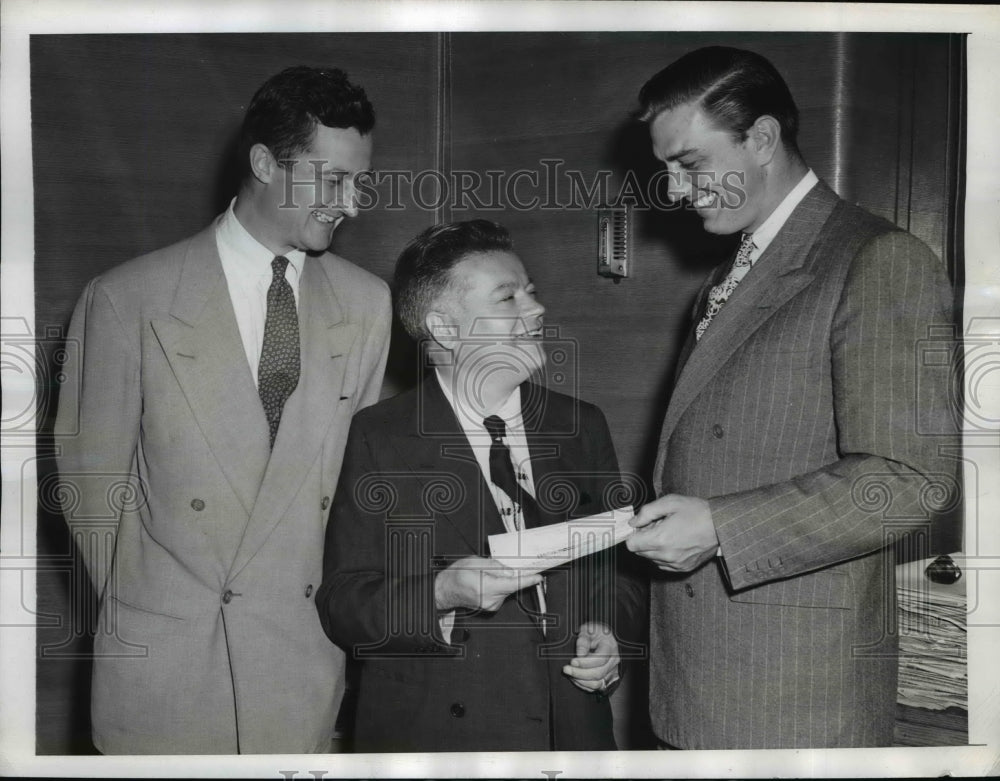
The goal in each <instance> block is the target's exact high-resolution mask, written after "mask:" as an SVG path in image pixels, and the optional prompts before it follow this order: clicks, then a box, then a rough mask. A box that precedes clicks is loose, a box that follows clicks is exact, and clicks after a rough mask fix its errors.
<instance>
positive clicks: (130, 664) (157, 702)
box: [57, 225, 390, 754]
mask: <svg viewBox="0 0 1000 781" xmlns="http://www.w3.org/2000/svg"><path fill="white" fill-rule="evenodd" d="M298 308H299V328H300V334H301V336H300V344H301V355H302V370H301V376H300V379H299V383H298V386H297V388H296V389H295V391H294V393H293V394H292V395H291V397H290V398H289V399H288V401H287V403H286V404H285V407H284V412H283V414H282V418H281V425H280V428H279V430H278V434H277V439H276V441H275V444H274V449H273V451H271V450H270V449H269V443H268V425H267V420H266V418H265V415H264V412H263V408H262V405H261V401H260V398H259V396H258V394H257V389H256V386H255V384H254V381H253V377H252V374H251V371H250V368H249V365H248V363H247V359H246V355H245V352H244V349H243V345H242V342H241V340H240V334H239V330H238V328H237V325H236V319H235V315H234V312H233V307H232V303H231V299H230V296H229V292H228V288H227V285H226V280H225V277H224V274H223V271H222V266H221V263H220V260H219V257H218V251H217V248H216V242H215V226H214V225H212V226H210V227H209V228H207V229H206V230H205V231H203V232H201V233H200V234H198V235H196V236H195V237H193V238H191V239H188V240H186V241H182V242H180V243H179V244H176V245H174V246H172V247H168V248H166V249H163V250H159V251H157V252H154V253H152V254H149V255H146V256H144V257H141V258H138V259H136V260H133V261H130V262H128V263H125V264H123V265H121V266H118V267H116V268H114V269H112V270H111V271H109V272H107V273H106V274H104V275H102V276H100V277H98V278H97V279H95V280H94V281H92V282H91V283H90V285H89V286H88V287H87V289H86V291H85V293H84V294H83V296H82V298H81V300H80V302H79V304H78V306H77V309H76V312H75V314H74V316H73V320H72V324H71V326H70V331H69V339H70V340H72V341H74V342H76V343H78V344H79V345H80V349H79V356H80V358H81V363H80V364H79V365H77V364H75V363H71V364H70V365H69V366H67V367H66V374H67V377H68V380H67V382H66V384H65V386H64V387H63V389H62V396H61V399H60V407H59V415H58V421H57V434H58V435H59V439H58V441H59V443H60V446H61V455H60V457H59V467H60V473H61V480H62V483H63V485H64V486H66V487H68V490H67V491H66V492H65V495H66V501H65V514H66V517H67V521H68V523H69V525H70V528H71V530H72V531H73V533H74V535H75V536H76V537H77V542H78V544H79V545H80V547H81V551H82V554H83V558H84V560H85V562H86V564H87V567H88V571H89V573H90V576H91V579H92V581H93V583H94V586H95V589H96V591H97V592H98V594H99V595H101V594H102V595H103V598H102V603H101V625H100V627H99V629H98V631H97V636H96V639H95V660H94V677H93V693H92V717H93V735H94V742H95V745H96V746H97V748H98V749H100V750H101V751H103V752H105V753H188V754H197V753H235V752H237V751H239V752H243V753H274V752H282V753H303V752H313V751H325V750H329V748H330V745H331V743H330V741H331V739H332V736H333V728H334V720H335V718H336V714H337V711H338V707H339V704H340V701H341V698H342V694H343V667H344V654H343V653H342V652H341V651H340V649H338V648H337V647H336V646H334V645H333V644H332V643H330V641H329V640H328V639H327V638H326V636H325V635H324V633H323V629H322V627H321V626H320V624H319V621H317V619H316V608H315V606H314V603H313V599H314V593H315V590H316V589H318V588H319V585H320V581H321V579H322V556H323V539H324V530H325V524H326V518H327V514H328V512H329V504H330V501H331V498H332V496H333V493H334V489H335V487H336V483H337V478H338V474H339V472H340V465H341V460H342V457H343V449H344V445H345V443H346V439H347V432H348V427H349V424H350V420H351V417H352V415H353V414H354V412H355V411H356V410H358V409H359V408H361V407H364V406H367V405H369V404H371V403H373V402H375V401H376V400H377V399H378V395H379V390H380V386H381V381H382V374H383V371H384V368H385V361H386V355H387V350H388V342H389V328H390V303H389V295H388V290H387V287H386V285H385V283H383V282H382V281H381V280H379V279H378V278H376V277H374V276H373V275H371V274H369V273H368V272H366V271H363V270H362V269H360V268H358V267H356V266H354V265H352V264H350V263H348V262H347V261H345V260H343V259H341V258H339V257H336V256H334V255H331V254H324V255H322V256H320V257H310V258H307V260H306V263H305V267H304V270H303V273H302V277H301V280H300V287H299V307H298ZM121 489H124V490H121ZM116 497H117V498H116Z"/></svg>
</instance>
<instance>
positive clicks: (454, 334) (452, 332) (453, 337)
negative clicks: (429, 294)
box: [424, 310, 458, 350]
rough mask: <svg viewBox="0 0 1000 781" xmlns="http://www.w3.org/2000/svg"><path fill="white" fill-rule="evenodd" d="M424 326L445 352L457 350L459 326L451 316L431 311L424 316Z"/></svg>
mask: <svg viewBox="0 0 1000 781" xmlns="http://www.w3.org/2000/svg"><path fill="white" fill-rule="evenodd" d="M424 326H425V327H426V328H427V332H428V333H429V334H430V335H431V338H432V339H433V340H434V341H435V342H436V343H437V344H438V345H439V346H440V347H443V348H444V349H445V350H453V349H455V345H456V343H457V342H458V326H457V325H456V324H455V321H454V319H453V318H451V317H450V316H449V315H447V314H446V313H444V312H438V311H434V310H431V311H430V312H428V313H427V314H426V315H425V316H424Z"/></svg>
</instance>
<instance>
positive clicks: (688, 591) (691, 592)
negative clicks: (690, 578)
mask: <svg viewBox="0 0 1000 781" xmlns="http://www.w3.org/2000/svg"><path fill="white" fill-rule="evenodd" d="M684 593H685V594H687V595H688V596H689V597H693V596H694V589H693V588H691V584H690V583H685V584H684Z"/></svg>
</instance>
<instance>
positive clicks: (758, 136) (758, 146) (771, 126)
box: [747, 114, 781, 165]
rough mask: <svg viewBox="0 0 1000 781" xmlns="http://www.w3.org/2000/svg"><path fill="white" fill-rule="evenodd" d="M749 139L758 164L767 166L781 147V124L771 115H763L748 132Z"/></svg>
mask: <svg viewBox="0 0 1000 781" xmlns="http://www.w3.org/2000/svg"><path fill="white" fill-rule="evenodd" d="M747 137H748V140H749V141H750V143H751V144H752V148H753V150H754V152H755V153H756V154H757V162H759V163H760V164H761V165H767V164H768V163H770V162H771V159H772V158H773V157H774V153H775V152H777V151H778V147H779V146H781V124H780V123H779V122H778V120H776V119H775V118H774V117H772V116H771V115H770V114H762V115H761V116H759V117H757V121H756V122H754V123H753V125H752V126H751V127H750V129H749V130H748V131H747Z"/></svg>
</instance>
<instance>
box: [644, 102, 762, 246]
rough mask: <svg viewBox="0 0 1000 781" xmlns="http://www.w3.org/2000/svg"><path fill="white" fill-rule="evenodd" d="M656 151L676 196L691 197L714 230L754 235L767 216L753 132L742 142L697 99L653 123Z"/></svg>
mask: <svg viewBox="0 0 1000 781" xmlns="http://www.w3.org/2000/svg"><path fill="white" fill-rule="evenodd" d="M649 133H650V138H651V140H652V142H653V154H654V155H656V157H657V158H658V159H659V160H660V161H662V162H663V163H664V164H665V165H666V167H667V170H668V171H669V173H670V183H671V197H672V198H673V199H675V200H679V199H680V198H687V199H688V200H689V201H690V202H691V205H692V206H693V207H694V209H695V211H696V212H698V216H700V217H701V219H702V221H703V223H704V226H705V230H706V231H708V232H709V233H717V234H731V233H737V232H740V231H743V232H746V233H752V232H753V231H754V230H755V229H756V228H758V227H759V226H760V224H761V223H762V222H763V221H764V220H765V219H766V217H767V214H766V213H764V212H763V200H764V197H763V189H764V181H763V180H764V173H763V169H762V167H761V165H760V163H759V161H758V159H757V154H756V149H755V145H754V142H753V140H752V138H751V136H750V135H748V136H747V138H746V139H744V140H743V141H737V140H735V139H734V138H733V135H732V133H731V132H729V131H728V130H725V129H722V128H720V127H718V126H717V125H716V124H715V122H713V120H712V119H711V118H709V117H708V116H707V115H706V114H705V113H704V112H703V111H702V110H701V108H699V107H698V106H697V104H694V103H685V104H683V105H680V106H677V107H675V108H672V109H667V110H665V111H663V112H661V113H660V114H659V115H658V116H657V117H656V119H654V120H653V121H652V122H651V123H650V128H649Z"/></svg>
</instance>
